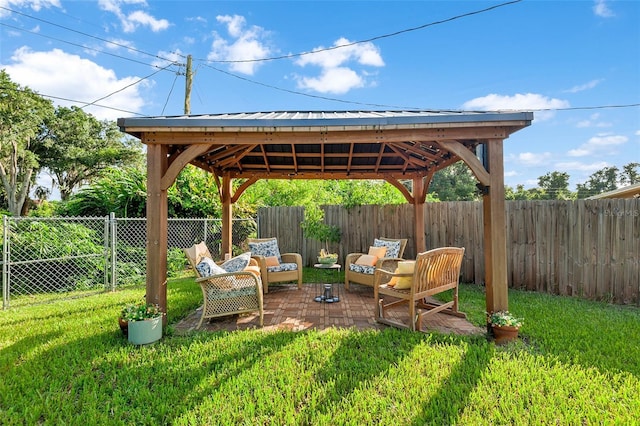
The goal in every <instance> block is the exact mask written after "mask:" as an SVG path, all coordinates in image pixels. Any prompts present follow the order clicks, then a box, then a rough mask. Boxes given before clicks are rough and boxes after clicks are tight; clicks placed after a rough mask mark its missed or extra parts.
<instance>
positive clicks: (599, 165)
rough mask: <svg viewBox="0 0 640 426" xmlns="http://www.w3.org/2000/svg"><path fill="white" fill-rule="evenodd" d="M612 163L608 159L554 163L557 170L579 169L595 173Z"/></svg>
mask: <svg viewBox="0 0 640 426" xmlns="http://www.w3.org/2000/svg"><path fill="white" fill-rule="evenodd" d="M609 166H610V164H609V163H607V162H606V161H598V162H595V163H582V162H580V161H564V162H558V163H555V164H554V167H555V169H556V170H560V171H563V172H564V171H571V170H574V171H579V172H586V173H593V172H596V171H598V170H600V169H604V168H605V167H609Z"/></svg>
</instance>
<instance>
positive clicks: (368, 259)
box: [356, 254, 378, 266]
mask: <svg viewBox="0 0 640 426" xmlns="http://www.w3.org/2000/svg"><path fill="white" fill-rule="evenodd" d="M377 261H378V258H377V257H376V256H372V255H369V254H363V255H362V256H360V257H359V258H358V259H357V260H356V265H364V266H375V264H376V262H377Z"/></svg>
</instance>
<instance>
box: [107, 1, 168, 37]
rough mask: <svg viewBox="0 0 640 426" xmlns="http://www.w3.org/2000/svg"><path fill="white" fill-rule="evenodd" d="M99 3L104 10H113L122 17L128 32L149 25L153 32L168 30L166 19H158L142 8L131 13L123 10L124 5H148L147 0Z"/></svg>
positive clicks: (122, 22) (123, 25) (124, 27)
mask: <svg viewBox="0 0 640 426" xmlns="http://www.w3.org/2000/svg"><path fill="white" fill-rule="evenodd" d="M98 4H99V5H100V8H101V9H102V10H105V11H107V12H111V13H113V14H114V15H116V16H117V17H118V19H120V23H121V24H122V30H123V31H124V32H126V33H131V32H134V31H135V30H136V29H137V28H138V27H139V26H143V27H149V29H151V31H153V32H159V31H162V30H166V29H167V28H169V26H170V23H169V21H167V20H166V19H156V18H154V17H153V16H151V15H149V14H148V13H147V12H144V11H142V10H135V11H133V12H131V13H129V14H126V13H125V12H124V11H123V10H122V6H123V5H132V4H133V5H141V6H146V5H147V2H146V1H145V0H99V1H98Z"/></svg>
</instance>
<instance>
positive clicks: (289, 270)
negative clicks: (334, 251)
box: [247, 238, 302, 293]
mask: <svg viewBox="0 0 640 426" xmlns="http://www.w3.org/2000/svg"><path fill="white" fill-rule="evenodd" d="M247 242H248V243H249V250H251V257H252V258H254V259H255V260H256V261H257V262H258V266H260V275H261V276H262V283H263V287H264V292H265V293H268V292H269V284H274V283H284V282H292V281H296V282H297V283H298V290H300V289H301V288H302V256H301V255H300V254H298V253H280V249H279V247H278V240H277V239H276V238H247Z"/></svg>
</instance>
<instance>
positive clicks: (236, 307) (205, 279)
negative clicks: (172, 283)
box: [183, 242, 264, 328]
mask: <svg viewBox="0 0 640 426" xmlns="http://www.w3.org/2000/svg"><path fill="white" fill-rule="evenodd" d="M183 250H184V253H185V255H186V256H187V259H188V260H189V263H190V264H191V267H192V268H193V270H194V272H195V273H196V275H197V276H198V278H196V282H197V283H198V284H200V288H201V289H202V297H203V299H204V304H203V306H202V315H201V316H200V322H198V326H197V327H196V328H200V326H201V325H202V322H203V321H204V319H205V318H215V317H221V316H226V315H232V314H241V313H248V312H255V311H258V312H259V313H260V327H262V326H263V324H264V312H263V302H262V280H261V279H260V275H259V274H258V273H257V272H256V270H257V265H254V268H256V270H253V268H252V267H251V266H249V267H247V268H246V269H243V270H240V271H237V272H224V269H222V268H220V270H221V271H222V272H221V273H216V272H219V270H217V269H216V268H215V266H214V265H215V263H213V260H212V259H211V254H210V253H209V249H208V248H207V246H206V244H205V243H204V242H202V243H200V244H196V245H194V246H193V247H189V248H185V249H183ZM247 256H248V255H247ZM206 259H209V260H206ZM201 262H204V263H203V264H202V265H201ZM250 262H251V259H248V263H250ZM205 267H206V268H213V269H214V270H213V271H212V272H214V275H210V276H202V274H201V272H200V270H203V269H204V268H205Z"/></svg>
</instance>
